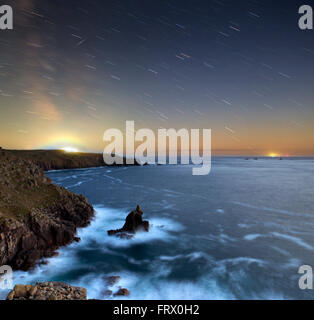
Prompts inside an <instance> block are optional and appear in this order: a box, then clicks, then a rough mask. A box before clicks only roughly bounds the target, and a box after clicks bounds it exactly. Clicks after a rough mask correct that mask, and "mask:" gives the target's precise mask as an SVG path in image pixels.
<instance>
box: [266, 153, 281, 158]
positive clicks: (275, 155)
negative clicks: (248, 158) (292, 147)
mask: <svg viewBox="0 0 314 320" xmlns="http://www.w3.org/2000/svg"><path fill="white" fill-rule="evenodd" d="M268 156H269V157H270V158H276V157H279V155H278V154H277V153H270V154H269V155H268Z"/></svg>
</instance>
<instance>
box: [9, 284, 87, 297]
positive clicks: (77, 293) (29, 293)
mask: <svg viewBox="0 0 314 320" xmlns="http://www.w3.org/2000/svg"><path fill="white" fill-rule="evenodd" d="M86 295H87V292H86V289H85V288H81V287H73V286H70V285H68V284H66V283H63V282H43V283H37V284H36V285H34V286H32V285H26V286H24V285H22V284H18V285H16V286H15V287H14V289H13V290H12V291H11V292H10V293H9V295H8V296H7V300H86Z"/></svg>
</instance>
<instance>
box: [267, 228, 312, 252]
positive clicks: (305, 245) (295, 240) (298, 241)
mask: <svg viewBox="0 0 314 320" xmlns="http://www.w3.org/2000/svg"><path fill="white" fill-rule="evenodd" d="M271 234H272V235H274V236H275V237H278V238H281V239H285V240H288V241H291V242H293V243H295V244H297V245H299V246H301V247H303V248H305V249H308V250H313V249H314V248H313V247H312V246H311V245H309V244H308V243H306V242H305V241H303V240H302V239H300V238H297V237H293V236H290V235H288V234H282V233H279V232H272V233H271Z"/></svg>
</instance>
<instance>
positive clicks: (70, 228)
mask: <svg viewBox="0 0 314 320" xmlns="http://www.w3.org/2000/svg"><path fill="white" fill-rule="evenodd" d="M93 213H94V210H93V207H92V206H91V205H90V204H89V203H88V202H87V200H86V198H85V197H83V196H82V195H75V194H73V193H71V192H70V191H68V190H66V189H65V188H61V187H58V186H56V185H54V184H53V183H52V182H51V180H50V179H49V178H47V177H46V176H45V174H44V172H43V170H42V169H41V168H40V167H39V166H37V165H36V164H34V162H33V161H32V160H24V159H21V158H20V157H17V156H16V155H14V154H13V153H10V152H7V151H4V150H0V265H5V264H7V265H10V266H11V267H13V268H14V269H22V270H27V269H29V268H30V267H32V266H33V265H34V264H35V263H36V262H37V261H38V259H40V258H42V257H49V256H52V255H53V254H54V252H55V250H56V249H57V248H58V247H60V246H63V245H66V244H69V243H70V242H72V241H73V240H74V239H75V234H76V231H77V228H79V227H85V226H87V225H88V223H89V222H90V220H91V218H92V216H93Z"/></svg>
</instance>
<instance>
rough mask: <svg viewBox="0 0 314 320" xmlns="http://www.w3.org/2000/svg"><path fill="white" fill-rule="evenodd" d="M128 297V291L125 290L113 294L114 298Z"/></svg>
mask: <svg viewBox="0 0 314 320" xmlns="http://www.w3.org/2000/svg"><path fill="white" fill-rule="evenodd" d="M129 295H130V291H129V290H128V289H125V288H121V289H119V291H118V292H116V293H115V294H114V296H126V297H127V296H129Z"/></svg>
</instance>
